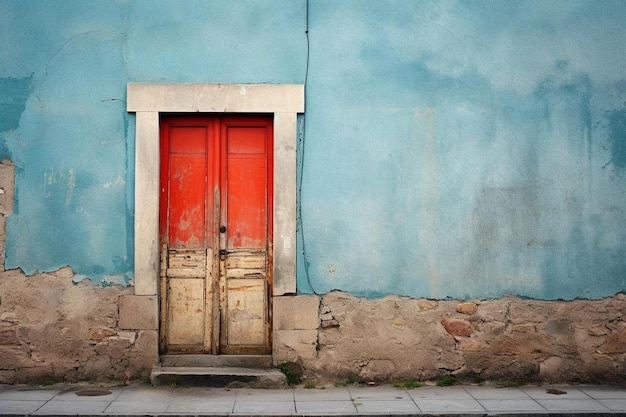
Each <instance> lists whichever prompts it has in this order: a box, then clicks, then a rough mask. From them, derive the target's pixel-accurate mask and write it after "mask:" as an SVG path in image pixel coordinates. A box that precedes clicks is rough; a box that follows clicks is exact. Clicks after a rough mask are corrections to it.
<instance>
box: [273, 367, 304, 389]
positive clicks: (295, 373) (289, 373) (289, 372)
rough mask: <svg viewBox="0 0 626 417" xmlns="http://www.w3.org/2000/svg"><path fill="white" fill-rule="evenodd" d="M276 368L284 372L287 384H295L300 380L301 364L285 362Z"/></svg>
mask: <svg viewBox="0 0 626 417" xmlns="http://www.w3.org/2000/svg"><path fill="white" fill-rule="evenodd" d="M278 369H280V371H281V372H282V373H283V374H285V377H286V378H287V384H289V385H296V384H299V383H300V382H302V374H303V373H304V371H303V369H302V366H300V365H298V364H297V363H295V362H285V363H281V364H280V365H278Z"/></svg>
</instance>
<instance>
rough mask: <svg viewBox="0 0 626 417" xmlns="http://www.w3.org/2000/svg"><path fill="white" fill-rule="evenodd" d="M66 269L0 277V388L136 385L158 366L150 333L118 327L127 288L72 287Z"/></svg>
mask: <svg viewBox="0 0 626 417" xmlns="http://www.w3.org/2000/svg"><path fill="white" fill-rule="evenodd" d="M73 275H74V274H73V272H72V270H71V269H70V268H67V267H66V268H61V269H59V270H58V271H56V272H53V273H49V274H35V275H33V276H29V277H27V276H25V275H24V274H23V273H22V272H21V271H19V270H10V271H4V272H0V383H26V382H30V383H42V382H45V381H52V382H54V381H56V382H61V381H70V382H72V381H89V380H92V381H119V382H123V381H125V380H128V379H131V380H142V379H143V378H146V377H147V376H149V373H150V369H151V367H152V366H153V365H155V364H156V363H157V361H158V357H157V346H156V344H157V332H156V330H126V329H124V330H122V329H120V328H119V327H118V321H119V317H118V299H119V297H120V296H123V295H128V294H130V293H131V292H132V288H126V287H121V286H110V287H105V288H103V287H99V286H94V285H91V284H90V283H88V282H86V281H83V282H81V283H78V284H75V283H73V282H72V278H73Z"/></svg>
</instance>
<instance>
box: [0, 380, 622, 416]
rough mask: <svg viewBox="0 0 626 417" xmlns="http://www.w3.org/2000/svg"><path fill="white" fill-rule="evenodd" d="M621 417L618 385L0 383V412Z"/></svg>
mask: <svg viewBox="0 0 626 417" xmlns="http://www.w3.org/2000/svg"><path fill="white" fill-rule="evenodd" d="M513 414H514V415H516V416H518V417H519V416H521V415H529V414H532V415H533V416H538V415H542V414H543V415H547V414H559V415H568V416H572V415H582V414H586V415H588V414H594V415H595V416H599V415H603V414H607V415H608V414H610V415H611V416H617V415H624V416H626V388H624V387H609V386H590V385H577V386H524V387H515V388H498V387H494V386H452V387H435V386H426V387H422V388H414V389H404V388H395V387H392V386H388V385H384V386H375V387H370V386H348V387H326V388H325V389H320V388H315V389H304V388H302V387H296V388H287V389H280V390H263V389H246V388H232V389H227V388H200V387H178V388H171V387H167V388H166V387H153V386H151V385H146V384H131V385H129V386H125V387H96V386H74V385H57V386H50V387H34V386H11V385H0V415H5V416H6V415H13V416H18V415H19V416H28V415H33V416H34V415H47V416H51V415H56V416H67V415H74V416H97V415H116V416H119V415H146V416H159V415H167V416H192V415H193V416H195V415H218V416H268V415H271V416H354V415H377V416H381V415H406V416H409V415H454V416H459V415H513Z"/></svg>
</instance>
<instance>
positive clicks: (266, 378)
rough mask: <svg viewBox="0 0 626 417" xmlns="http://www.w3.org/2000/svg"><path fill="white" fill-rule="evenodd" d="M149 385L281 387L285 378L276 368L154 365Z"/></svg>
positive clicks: (284, 384)
mask: <svg viewBox="0 0 626 417" xmlns="http://www.w3.org/2000/svg"><path fill="white" fill-rule="evenodd" d="M150 382H152V385H154V386H159V385H171V386H204V387H230V388H267V389H271V388H284V387H285V386H286V385H287V378H286V377H285V375H284V374H283V373H282V372H280V371H278V370H276V369H258V368H240V367H183V366H157V367H155V368H153V369H152V374H151V375H150Z"/></svg>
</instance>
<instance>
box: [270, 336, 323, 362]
mask: <svg viewBox="0 0 626 417" xmlns="http://www.w3.org/2000/svg"><path fill="white" fill-rule="evenodd" d="M316 356H317V330H277V331H275V332H274V352H273V358H274V364H275V365H277V364H280V363H283V362H298V361H300V360H302V361H310V360H313V359H315V357H316Z"/></svg>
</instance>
